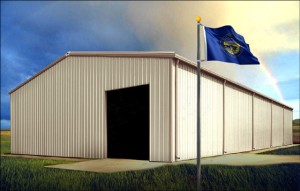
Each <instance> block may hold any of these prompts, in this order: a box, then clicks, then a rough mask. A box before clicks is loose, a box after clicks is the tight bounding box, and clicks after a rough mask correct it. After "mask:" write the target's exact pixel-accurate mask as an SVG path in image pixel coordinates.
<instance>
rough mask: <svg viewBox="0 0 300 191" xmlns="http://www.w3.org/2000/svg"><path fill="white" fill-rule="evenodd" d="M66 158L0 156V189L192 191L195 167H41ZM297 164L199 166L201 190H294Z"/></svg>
mask: <svg viewBox="0 0 300 191" xmlns="http://www.w3.org/2000/svg"><path fill="white" fill-rule="evenodd" d="M66 162H67V161H55V160H40V159H24V158H10V157H2V158H1V187H0V190H195V189H196V166H195V165H192V164H184V165H176V166H174V165H172V166H171V165H170V166H164V167H161V168H157V169H151V170H143V171H132V172H120V173H111V174H104V173H91V172H80V171H69V170H61V169H49V168H44V166H45V165H51V164H61V163H66ZM299 177H300V165H298V164H285V165H271V166H259V167H258V166H257V167H249V166H248V167H232V166H219V165H212V166H203V167H202V178H203V179H202V180H203V181H202V188H203V190H297V188H299V186H300V184H299V183H300V179H299Z"/></svg>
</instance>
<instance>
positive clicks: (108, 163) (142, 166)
mask: <svg viewBox="0 0 300 191" xmlns="http://www.w3.org/2000/svg"><path fill="white" fill-rule="evenodd" d="M284 163H300V156H299V155H261V154H260V155H258V154H249V153H238V154H230V155H222V156H216V157H208V158H202V159H201V164H202V165H230V166H257V165H272V164H284ZM179 164H195V165H196V160H187V161H179V162H174V163H164V162H149V161H143V160H131V159H97V160H88V161H82V162H75V163H69V164H58V165H51V166H46V167H47V168H58V169H68V170H79V171H89V172H102V173H112V172H123V171H135V170H146V169H152V168H157V167H161V166H164V165H179Z"/></svg>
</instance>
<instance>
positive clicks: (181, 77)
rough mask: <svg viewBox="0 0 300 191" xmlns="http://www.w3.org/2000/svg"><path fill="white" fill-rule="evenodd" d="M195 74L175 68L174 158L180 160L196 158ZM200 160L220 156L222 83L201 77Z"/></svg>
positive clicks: (194, 71)
mask: <svg viewBox="0 0 300 191" xmlns="http://www.w3.org/2000/svg"><path fill="white" fill-rule="evenodd" d="M196 77H197V74H196V70H195V68H192V67H190V66H187V65H185V64H182V63H180V64H179V65H178V68H177V80H178V81H177V83H178V87H177V103H178V105H177V107H178V108H177V112H178V114H177V118H176V121H177V122H176V124H177V129H178V132H177V133H178V135H177V137H176V138H177V144H176V145H177V147H178V148H177V154H176V156H177V157H179V158H180V159H178V160H186V159H192V158H196V157H197V155H196V151H197V150H196V149H197V148H196V142H197V140H196V130H197V129H196V123H197V121H196V120H197V118H196V113H197V105H196V102H197V99H196V95H197V92H196V90H197V78H196ZM201 116H202V117H201V156H202V157H206V156H214V155H221V154H223V82H222V81H220V80H218V79H216V78H213V77H211V76H209V75H207V74H205V73H202V74H201Z"/></svg>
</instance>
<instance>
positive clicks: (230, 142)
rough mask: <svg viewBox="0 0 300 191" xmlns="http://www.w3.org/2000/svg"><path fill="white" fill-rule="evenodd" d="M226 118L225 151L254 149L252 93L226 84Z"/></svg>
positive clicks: (234, 151)
mask: <svg viewBox="0 0 300 191" xmlns="http://www.w3.org/2000/svg"><path fill="white" fill-rule="evenodd" d="M224 120H225V133H224V152H225V153H236V152H242V151H250V150H252V95H251V94H250V93H248V92H246V91H244V90H243V89H241V88H238V87H236V86H234V85H231V84H226V86H225V119H224Z"/></svg>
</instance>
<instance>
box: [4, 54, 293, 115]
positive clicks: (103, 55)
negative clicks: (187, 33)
mask: <svg viewBox="0 0 300 191" xmlns="http://www.w3.org/2000/svg"><path fill="white" fill-rule="evenodd" d="M69 56H83V57H84V56H99V57H144V58H145V57H146V58H174V59H178V60H180V61H182V62H183V63H185V64H187V65H189V66H192V67H194V68H197V66H196V63H195V62H193V61H191V60H189V59H187V58H184V57H182V56H180V55H178V54H175V52H172V51H151V52H150V51H148V52H91V51H87V52H85V51H82V52H67V53H66V54H65V55H63V56H62V57H60V58H58V59H57V60H55V61H54V62H52V63H51V64H49V65H48V66H47V67H46V68H44V69H42V70H41V71H39V72H38V73H36V74H35V75H33V76H32V77H31V78H29V79H28V80H26V81H25V82H23V83H21V84H20V85H19V86H17V87H16V88H14V89H13V90H11V91H10V92H9V94H12V93H13V92H15V91H16V90H18V89H19V88H21V87H22V86H24V85H25V84H27V83H28V82H30V81H31V80H33V79H34V78H36V77H37V76H39V75H40V74H42V73H43V72H45V71H47V70H48V69H50V68H51V67H53V66H55V65H56V64H57V63H59V62H60V61H62V60H64V59H65V58H67V57H69ZM201 70H202V71H203V72H205V73H206V74H208V75H211V76H213V77H216V78H218V79H220V80H224V81H226V82H229V83H231V84H232V85H235V86H237V87H240V88H242V89H244V90H246V91H248V92H250V93H252V94H253V95H259V96H260V97H263V98H266V99H268V100H269V101H271V103H273V102H274V103H277V104H279V105H281V106H283V107H284V108H288V109H291V110H293V108H291V107H290V106H287V105H285V104H283V103H281V102H279V101H276V100H274V99H272V98H270V97H268V96H265V95H263V94H261V93H259V92H257V91H255V90H253V89H251V88H249V87H246V86H244V85H242V84H240V83H237V82H234V81H232V80H230V79H227V78H225V77H223V76H220V75H218V74H216V73H214V72H212V71H209V70H207V69H205V68H203V67H201Z"/></svg>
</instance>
